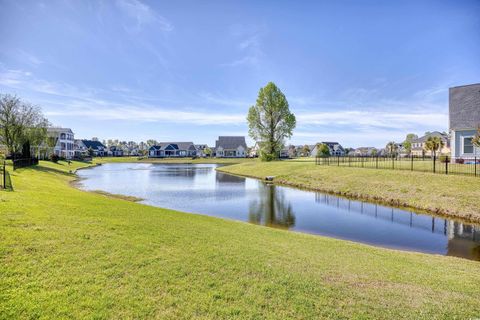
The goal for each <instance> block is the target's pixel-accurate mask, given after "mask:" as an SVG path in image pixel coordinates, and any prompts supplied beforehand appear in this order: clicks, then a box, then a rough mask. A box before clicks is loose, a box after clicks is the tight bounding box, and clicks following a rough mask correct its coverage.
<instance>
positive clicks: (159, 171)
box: [79, 163, 480, 260]
mask: <svg viewBox="0 0 480 320" xmlns="http://www.w3.org/2000/svg"><path fill="white" fill-rule="evenodd" d="M215 167H216V165H209V164H205V165H204V164H202V165H187V164H131V163H130V164H106V165H102V166H99V167H95V168H92V169H89V170H81V171H80V172H79V175H80V176H82V177H83V178H84V180H82V181H81V184H82V185H83V188H84V189H87V190H104V191H107V192H110V193H116V194H125V195H131V196H135V197H138V198H142V199H145V200H144V201H143V203H145V204H148V205H153V206H158V207H162V208H168V209H174V210H179V211H184V212H192V213H201V214H205V215H210V216H215V217H222V218H227V219H234V220H241V221H247V222H251V223H255V224H261V225H266V226H271V227H277V228H284V229H289V230H295V231H300V232H307V233H313V234H320V235H325V236H330V237H335V238H340V239H348V240H351V241H356V242H362V243H368V244H372V245H377V246H383V247H389V248H397V249H404V250H415V251H421V252H429V253H437V254H445V255H452V256H458V257H463V258H468V259H474V260H480V226H478V225H476V226H473V225H468V224H463V223H461V222H456V221H452V220H448V219H442V218H436V217H432V216H430V215H426V214H416V213H414V212H409V211H406V210H402V209H397V208H390V207H385V206H381V205H376V204H372V203H367V202H361V201H354V200H348V199H345V198H339V197H336V196H331V195H326V194H322V193H314V192H308V191H303V190H299V189H294V188H288V187H282V186H275V185H269V184H265V183H264V182H262V181H259V180H255V179H249V178H243V177H238V176H232V175H228V174H225V173H221V172H218V171H216V170H215Z"/></svg>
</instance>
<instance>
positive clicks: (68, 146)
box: [47, 127, 75, 159]
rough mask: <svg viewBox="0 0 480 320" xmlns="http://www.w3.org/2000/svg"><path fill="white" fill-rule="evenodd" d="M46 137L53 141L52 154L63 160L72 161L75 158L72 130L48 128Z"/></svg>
mask: <svg viewBox="0 0 480 320" xmlns="http://www.w3.org/2000/svg"><path fill="white" fill-rule="evenodd" d="M47 136H48V137H49V139H53V142H54V143H55V146H54V147H53V150H52V151H53V153H54V154H56V155H57V156H59V157H63V158H65V159H73V157H74V156H75V138H74V133H73V131H72V129H70V128H59V127H50V128H48V129H47Z"/></svg>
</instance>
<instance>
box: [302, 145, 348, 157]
mask: <svg viewBox="0 0 480 320" xmlns="http://www.w3.org/2000/svg"><path fill="white" fill-rule="evenodd" d="M320 144H325V145H326V146H327V147H328V150H329V151H330V155H331V156H334V157H342V156H344V155H345V150H344V149H343V147H342V145H341V144H340V143H338V142H325V141H324V142H319V143H317V144H316V145H313V146H312V147H311V149H310V155H311V156H312V157H316V156H317V153H318V146H319V145H320Z"/></svg>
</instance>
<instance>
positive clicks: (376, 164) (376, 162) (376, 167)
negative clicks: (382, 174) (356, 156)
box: [375, 156, 378, 169]
mask: <svg viewBox="0 0 480 320" xmlns="http://www.w3.org/2000/svg"><path fill="white" fill-rule="evenodd" d="M375 169H378V156H376V157H375Z"/></svg>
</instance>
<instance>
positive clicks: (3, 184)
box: [0, 162, 13, 190]
mask: <svg viewBox="0 0 480 320" xmlns="http://www.w3.org/2000/svg"><path fill="white" fill-rule="evenodd" d="M0 189H4V190H6V189H8V190H13V185H12V179H11V178H10V174H9V173H8V171H7V166H6V165H5V162H3V164H2V165H0Z"/></svg>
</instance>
